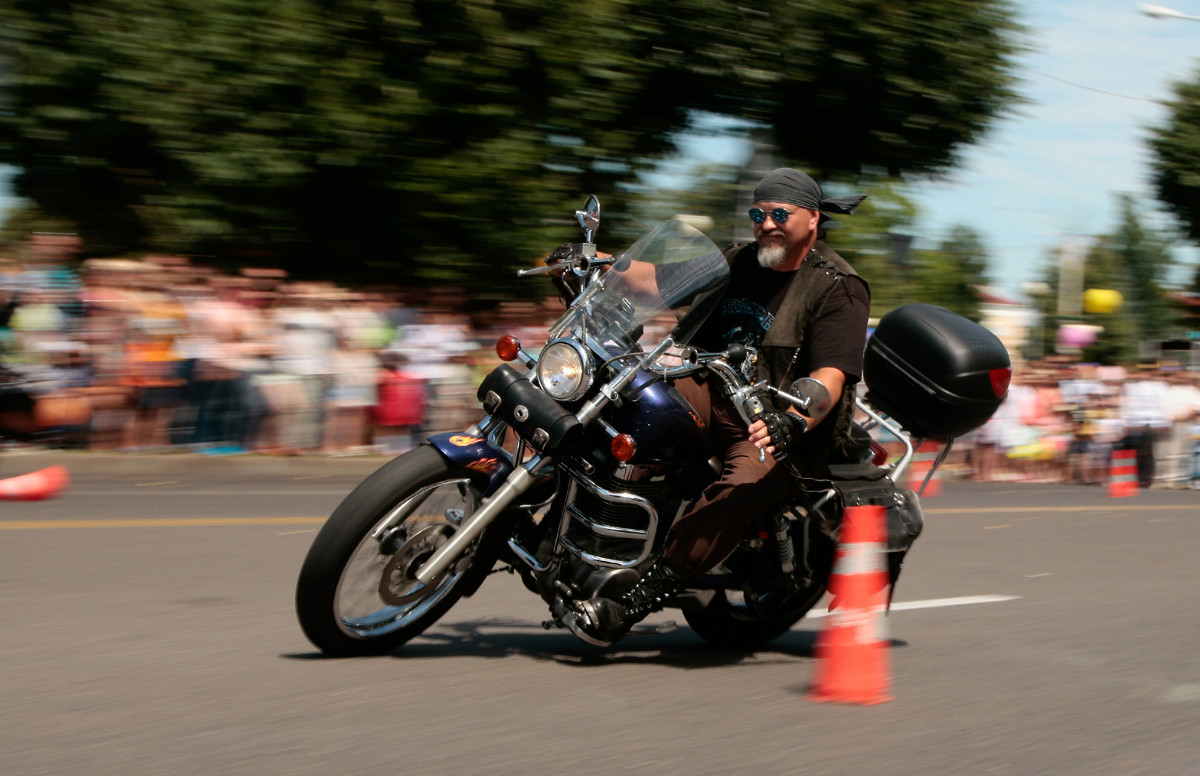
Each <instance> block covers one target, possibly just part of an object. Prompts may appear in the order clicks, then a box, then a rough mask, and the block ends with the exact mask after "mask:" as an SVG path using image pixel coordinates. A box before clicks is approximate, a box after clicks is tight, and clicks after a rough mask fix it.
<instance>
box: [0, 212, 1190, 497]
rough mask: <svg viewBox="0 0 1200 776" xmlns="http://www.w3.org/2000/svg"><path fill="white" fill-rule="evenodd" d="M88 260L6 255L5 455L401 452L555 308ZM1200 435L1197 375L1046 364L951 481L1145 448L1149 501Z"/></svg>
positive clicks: (2, 326) (1054, 467) (0, 299)
mask: <svg viewBox="0 0 1200 776" xmlns="http://www.w3.org/2000/svg"><path fill="white" fill-rule="evenodd" d="M76 250H77V240H76V239H75V238H74V237H72V236H70V235H38V236H36V237H35V239H34V240H33V241H31V243H30V245H29V247H28V250H27V252H26V254H25V255H24V256H23V257H22V260H21V261H16V260H14V259H11V258H5V257H2V256H0V354H2V357H3V373H2V375H0V378H2V380H3V382H2V383H0V438H2V439H5V440H8V441H9V442H10V443H11V442H12V441H13V440H24V441H32V442H34V443H37V444H45V445H55V446H79V447H86V448H89V449H117V450H134V451H137V450H158V449H164V448H181V447H182V448H188V449H193V450H197V451H203V452H209V453H232V452H280V453H304V452H318V451H319V452H326V453H355V452H376V453H396V452H400V451H402V450H405V449H407V448H408V447H410V446H412V445H413V444H415V442H416V441H418V440H419V439H420V438H421V436H422V435H425V434H430V433H436V432H441V431H452V430H460V429H464V428H466V427H468V426H470V425H471V424H472V423H473V422H475V421H476V420H477V419H478V418H479V409H478V404H477V402H476V401H475V386H476V385H478V383H479V381H480V379H482V377H483V375H484V374H485V373H486V372H487V371H488V370H490V369H491V368H492V367H493V366H494V365H495V364H496V363H497V358H496V356H495V355H494V351H493V349H492V346H493V343H494V342H495V339H496V336H497V335H498V334H500V333H515V334H517V335H518V336H519V337H520V338H521V339H522V341H523V342H525V343H527V344H528V345H530V346H533V347H537V346H539V345H540V344H541V342H542V340H543V338H544V337H545V332H546V328H547V326H548V324H549V322H550V321H551V320H553V319H554V318H555V317H556V316H557V315H558V314H559V312H560V311H561V306H560V304H559V303H558V302H557V301H548V302H546V303H543V304H535V303H532V302H513V303H510V304H506V305H502V306H501V307H500V308H499V309H498V310H492V311H490V312H489V313H488V314H487V315H484V316H476V317H474V318H472V317H471V316H469V315H467V314H466V313H464V312H462V305H461V304H460V303H459V302H460V300H457V299H455V298H454V297H453V295H448V296H447V297H445V298H444V299H443V301H439V298H438V297H437V296H436V295H433V296H423V297H421V298H412V297H408V298H406V297H405V295H404V294H403V293H402V292H400V291H398V290H392V291H379V290H375V291H363V290H347V289H343V288H338V287H336V286H333V285H331V284H326V283H301V282H289V281H288V279H287V278H286V277H285V276H283V273H281V272H279V271H271V270H249V269H248V270H243V271H241V272H240V273H238V274H236V275H229V274H222V273H218V272H214V271H212V270H210V269H208V268H204V267H200V266H197V265H194V264H193V263H191V262H189V261H188V260H186V259H182V258H178V257H168V256H164V257H149V258H146V259H141V260H137V261H132V260H122V259H90V260H87V261H84V262H82V263H75V262H73V261H72V258H73V254H74V252H75V251H76ZM71 267H78V268H77V269H71ZM21 396H27V397H29V399H30V402H29V403H27V404H22V400H21V399H20V397H21ZM1198 438H1200V388H1198V387H1197V379H1196V376H1195V374H1194V373H1191V372H1187V371H1182V370H1178V369H1176V370H1174V371H1171V370H1159V369H1136V370H1133V371H1128V370H1126V369H1124V368H1121V367H1099V366H1094V365H1081V364H1073V363H1066V362H1063V363H1053V364H1033V365H1027V366H1024V367H1021V368H1018V369H1017V371H1016V373H1015V374H1014V378H1013V383H1012V386H1011V389H1010V393H1009V398H1008V400H1007V401H1006V402H1005V403H1004V404H1003V405H1002V406H1001V408H1000V410H999V411H998V412H997V413H996V415H995V416H994V417H993V418H992V419H991V420H990V421H989V422H988V423H987V424H986V425H984V426H983V427H982V428H981V429H979V430H978V431H976V432H974V433H972V434H970V435H968V436H967V437H964V438H963V439H961V440H957V441H956V442H955V444H954V447H953V450H952V454H951V457H950V458H949V460H948V465H947V471H950V472H957V473H958V474H959V475H960V476H965V477H970V478H972V479H977V480H1026V481H1066V482H1080V483H1102V482H1104V481H1105V480H1106V478H1107V476H1108V474H1107V472H1108V467H1109V461H1110V457H1111V454H1112V452H1113V450H1115V449H1133V450H1136V451H1137V460H1138V477H1139V479H1140V480H1141V483H1142V485H1143V486H1148V485H1150V484H1151V483H1190V482H1192V481H1193V479H1197V478H1196V477H1194V472H1196V473H1198V474H1200V471H1198V470H1197V466H1196V465H1194V461H1196V460H1200V457H1198V454H1197V453H1196V450H1197V439H1198Z"/></svg>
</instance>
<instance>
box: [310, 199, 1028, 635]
mask: <svg viewBox="0 0 1200 776" xmlns="http://www.w3.org/2000/svg"><path fill="white" fill-rule="evenodd" d="M576 218H577V220H578V221H579V224H580V226H581V228H582V229H583V232H584V242H583V243H582V245H581V247H580V250H579V251H577V252H573V253H570V254H567V255H564V256H563V257H562V258H557V259H554V260H552V261H551V263H550V265H549V266H547V267H544V268H538V269H535V270H528V271H525V272H522V273H521V274H538V273H541V272H553V273H554V274H555V276H556V280H557V285H558V286H559V288H560V290H562V291H563V292H564V295H565V296H566V297H567V299H568V301H569V306H568V308H567V310H566V312H565V313H564V314H563V315H562V317H561V318H560V319H559V320H558V321H557V322H556V323H554V325H553V326H552V327H551V329H550V331H549V335H548V341H547V343H546V345H545V347H544V348H542V349H541V351H540V353H538V355H537V356H536V357H534V356H533V355H530V354H528V353H526V352H525V351H524V350H523V349H522V348H521V346H520V343H519V342H517V341H516V339H515V338H513V337H511V336H505V337H501V338H500V340H499V342H498V343H497V353H498V354H499V355H500V357H501V359H502V360H504V361H507V362H514V363H516V364H517V366H516V367H514V366H510V365H509V364H508V363H505V364H502V365H500V366H498V367H497V368H496V369H495V370H493V371H492V372H491V374H489V375H488V377H487V378H485V379H484V381H483V383H482V384H481V385H480V387H479V390H478V394H477V396H478V399H479V401H480V402H481V403H482V405H483V409H484V411H485V412H486V413H487V414H486V416H485V417H484V418H483V419H482V420H481V421H479V422H478V423H477V424H476V425H474V426H472V427H471V428H469V429H467V430H465V431H463V432H461V433H447V434H438V435H435V436H432V437H430V438H429V439H428V440H426V441H425V443H424V444H422V445H420V446H419V447H417V448H415V449H413V450H411V451H410V452H407V453H405V454H403V455H401V456H399V457H398V458H396V459H394V460H392V461H390V462H388V463H387V464H385V465H384V466H383V467H381V468H380V469H379V470H378V471H376V472H375V473H373V474H372V475H371V476H369V477H368V478H367V479H366V480H365V481H363V482H362V483H361V484H360V485H359V486H358V487H357V488H355V490H354V491H353V492H351V493H350V495H349V496H347V497H346V499H345V500H344V501H343V502H342V503H341V505H340V506H338V508H337V509H336V510H335V511H334V513H333V515H332V516H331V517H330V518H329V520H328V521H327V522H326V523H325V525H324V526H323V527H322V529H321V530H320V532H319V533H318V535H317V537H316V539H315V541H314V542H313V545H312V547H311V548H310V550H309V552H308V555H307V557H306V558H305V560H304V564H303V567H302V569H301V572H300V578H299V582H298V585H297V590H296V609H297V613H298V616H299V620H300V624H301V626H302V628H303V630H304V633H305V634H306V635H307V636H308V638H309V639H310V640H311V641H312V643H313V644H314V645H316V646H317V647H318V648H319V649H320V650H321V651H322V652H325V653H327V654H330V655H367V654H380V653H387V652H391V651H393V650H395V649H396V648H397V647H399V646H400V645H402V644H404V643H405V642H407V641H408V640H410V639H412V638H413V637H415V636H417V635H418V634H420V633H421V632H422V631H424V630H425V629H426V628H428V627H429V626H431V625H432V624H433V623H435V622H436V621H437V620H438V618H440V617H441V616H442V615H443V614H445V613H446V611H447V610H449V609H450V607H451V606H453V605H454V603H455V602H456V601H457V600H458V599H459V598H461V597H462V596H469V595H471V594H472V593H474V592H475V590H477V589H478V588H479V586H480V585H481V584H482V583H483V581H484V579H486V578H487V577H488V576H489V575H490V574H491V573H494V572H496V571H510V572H515V573H516V574H518V575H519V576H520V578H521V580H522V581H523V582H524V584H525V585H526V587H528V588H529V590H531V591H532V592H534V593H537V594H538V595H540V596H541V597H542V599H543V600H544V601H545V602H546V604H548V606H549V611H550V615H551V617H550V619H549V620H547V621H546V622H545V623H544V624H545V626H546V627H547V628H552V627H563V624H562V617H563V615H564V614H565V613H566V612H567V611H568V608H569V605H570V604H571V603H572V602H573V601H577V600H583V599H588V598H591V597H593V596H597V595H601V596H606V597H617V596H619V595H620V594H621V593H622V592H624V591H625V590H627V589H629V588H630V587H632V586H633V584H634V583H635V582H636V581H637V579H638V578H639V576H640V575H641V573H642V572H643V571H644V570H645V569H646V568H647V567H648V566H649V565H650V564H651V563H653V562H654V560H655V558H656V557H657V556H658V554H659V553H660V552H661V548H662V546H663V542H664V539H665V535H666V532H667V529H668V528H669V527H670V525H671V523H672V521H673V520H674V519H675V518H676V517H678V516H679V515H681V514H683V513H684V512H685V511H686V510H687V509H688V508H689V506H690V505H691V504H693V503H694V502H695V500H696V499H697V498H698V497H699V496H700V494H701V492H702V491H703V490H704V488H705V487H706V485H708V484H709V483H710V482H712V481H713V480H714V479H715V478H716V477H717V476H718V475H719V473H720V470H721V462H720V461H719V460H717V459H715V458H714V457H713V450H712V447H711V444H710V442H709V440H708V436H707V434H706V433H705V430H704V428H703V425H702V423H701V421H700V419H699V418H698V417H697V415H696V413H695V412H694V411H693V410H692V409H691V407H689V406H688V404H687V402H686V401H685V400H684V399H683V397H682V396H681V395H680V394H679V392H678V391H677V390H676V389H675V388H674V387H673V385H672V383H673V381H674V380H676V379H678V378H681V377H685V376H689V375H695V374H703V375H705V376H706V379H710V380H716V381H718V382H719V384H720V385H721V386H723V390H724V392H725V394H726V396H728V398H729V400H730V401H731V402H732V403H733V405H734V406H735V407H737V408H738V410H739V412H740V413H741V414H742V417H743V418H744V419H745V420H746V421H747V423H749V422H750V421H752V420H753V419H754V418H756V417H757V416H758V415H760V414H761V413H762V411H763V407H764V402H765V401H767V400H768V399H769V398H772V397H773V398H774V399H776V400H782V401H786V402H790V403H792V404H794V405H796V406H797V407H798V408H799V409H801V411H802V412H804V413H805V414H808V415H810V416H811V415H814V414H819V413H820V412H821V411H822V407H826V408H827V407H828V405H829V403H830V399H829V395H828V393H827V392H826V391H825V390H824V387H823V386H821V384H820V383H818V382H816V381H813V380H808V379H802V380H799V381H797V382H796V383H794V384H793V385H792V386H790V387H789V390H788V391H786V392H785V391H781V390H779V389H778V388H775V387H772V386H769V385H767V384H765V383H755V382H752V381H751V380H750V379H748V378H747V375H748V374H750V375H752V374H753V370H752V369H750V368H747V367H749V366H750V365H751V364H752V362H753V359H754V357H755V354H754V353H753V352H752V351H750V350H749V349H747V348H745V347H742V346H735V347H732V348H730V349H728V350H726V351H724V352H721V353H701V352H698V351H697V350H695V349H694V348H692V347H690V346H689V345H688V341H689V339H690V338H691V337H692V336H694V335H695V333H696V332H697V330H698V329H699V327H700V325H701V323H703V321H704V319H705V318H706V317H707V315H708V314H709V313H710V312H711V309H712V307H713V304H714V302H715V301H716V300H717V299H719V298H720V296H721V293H722V291H723V289H724V287H725V284H726V283H727V281H728V273H729V270H728V265H727V263H726V261H725V260H724V258H723V257H722V255H721V252H720V251H719V250H718V248H717V246H716V245H714V244H713V243H712V242H711V241H710V240H709V239H708V238H707V237H705V236H704V235H703V234H701V233H700V232H698V231H697V230H695V229H693V228H691V227H689V226H687V225H685V224H683V223H682V222H679V221H667V222H664V223H662V224H659V225H658V226H656V227H654V228H653V229H651V230H650V231H649V232H647V233H646V234H645V235H643V236H642V237H641V238H640V239H638V240H637V241H636V242H635V243H634V244H633V245H632V246H630V247H629V248H628V249H627V250H626V251H624V252H623V253H622V254H617V256H616V257H604V258H600V257H598V256H597V253H596V246H595V242H594V239H595V232H596V230H597V228H598V226H599V221H600V206H599V202H598V201H597V200H596V199H595V198H594V197H591V198H589V199H588V202H587V204H586V205H585V208H584V210H581V211H578V212H577V213H576ZM633 261H640V262H648V263H652V264H671V265H675V266H673V267H672V268H671V270H670V271H662V272H659V273H658V278H659V288H658V291H657V293H654V294H647V293H645V291H644V290H643V289H636V288H634V287H633V286H632V284H631V282H630V281H629V275H627V274H626V273H624V272H622V271H620V270H622V269H623V266H622V265H623V264H624V263H625V262H633ZM614 264H615V265H616V266H615V267H614V266H613V265H614ZM613 270H616V271H613ZM630 274H632V273H630ZM643 342H644V343H645V345H643V344H642V343H643ZM866 371H867V375H866V379H867V381H868V385H869V387H870V390H869V392H868V393H867V395H866V396H865V397H864V399H860V400H859V401H858V402H857V405H858V409H859V410H860V412H861V415H860V420H861V423H862V425H861V426H860V428H861V429H863V430H864V431H865V432H866V431H871V430H872V429H874V428H876V427H877V428H878V429H879V430H880V434H883V435H890V436H891V438H893V439H894V440H896V441H897V442H899V443H901V444H902V445H903V449H904V451H903V453H902V454H901V455H900V456H899V459H898V460H897V461H896V462H894V463H890V464H889V463H886V462H885V461H886V455H880V452H881V448H880V447H879V445H878V444H870V443H869V442H870V440H869V436H868V434H867V433H863V434H862V437H863V440H864V445H863V447H862V450H861V452H860V453H857V454H854V455H851V456H848V458H847V459H846V460H841V461H837V462H834V463H833V464H832V465H831V467H830V469H831V473H832V477H831V478H829V479H828V480H806V481H804V485H805V487H804V489H803V491H802V492H801V493H800V495H799V496H798V497H797V498H796V500H795V501H794V502H792V503H787V504H783V505H781V506H779V507H776V508H771V509H765V510H764V511H763V513H762V514H761V515H759V516H758V517H757V519H756V521H755V523H754V525H753V526H752V528H751V529H750V530H749V531H748V532H747V535H746V537H745V538H744V540H743V541H742V542H741V544H740V546H739V547H738V548H737V549H736V550H735V551H734V552H733V553H732V554H731V555H729V556H728V557H727V558H726V559H725V560H724V561H723V562H722V563H720V564H719V565H718V566H716V567H715V568H713V569H711V570H710V571H709V572H708V573H706V574H704V575H702V576H701V577H699V578H697V579H695V580H693V581H692V583H690V585H689V588H688V589H687V590H686V591H684V592H682V593H680V594H679V595H677V596H676V597H675V598H674V599H673V600H672V601H671V602H670V605H671V606H675V607H678V608H679V609H681V610H682V612H683V616H684V618H685V619H686V621H687V623H688V625H689V626H690V627H691V628H692V629H693V631H695V633H696V634H698V635H699V636H701V637H702V638H704V639H705V640H707V641H709V642H711V643H713V644H716V645H720V646H722V647H731V648H741V649H749V648H754V647H756V646H759V645H761V644H763V643H764V642H766V641H768V640H770V639H772V638H775V637H777V636H779V635H781V634H783V633H785V632H786V631H787V630H788V629H789V628H790V627H791V626H792V625H793V624H795V623H796V622H797V621H798V620H799V619H800V618H802V617H803V616H804V615H805V613H807V612H808V611H809V609H811V608H812V607H813V606H814V605H815V604H816V603H817V602H818V601H819V600H820V599H821V597H822V595H823V594H824V593H825V586H826V581H827V579H828V577H829V574H830V572H831V567H832V563H833V557H834V550H835V546H836V543H837V538H838V530H839V525H840V522H841V515H842V511H843V509H844V508H845V507H846V506H847V505H853V504H883V505H885V506H887V508H888V522H889V545H888V555H889V561H890V564H889V565H890V567H891V569H892V572H893V579H894V577H895V574H897V573H898V570H899V565H900V561H901V559H902V558H903V556H904V553H905V552H906V551H907V549H908V547H909V546H910V545H911V543H912V541H913V540H914V539H915V538H916V536H917V534H919V533H920V530H921V525H922V514H921V507H920V503H919V500H918V498H917V496H916V495H915V494H914V493H913V492H912V491H910V490H907V489H905V488H901V487H898V486H897V485H896V484H895V483H896V482H897V481H899V478H900V475H901V474H902V473H903V471H904V469H905V467H906V466H907V464H908V462H909V461H910V459H911V458H912V456H913V450H914V442H916V441H919V440H921V439H924V438H938V439H950V438H952V437H953V436H956V435H958V434H961V433H965V432H966V431H969V430H970V429H971V428H974V427H976V426H978V425H980V424H982V423H983V422H984V421H985V420H986V419H987V418H988V417H989V416H990V415H991V413H992V412H993V411H994V410H995V409H996V407H998V406H999V404H1000V402H1001V401H1002V400H1003V398H1004V395H1005V392H1006V391H1007V384H1008V375H1009V374H1010V373H1011V370H1010V369H1009V364H1008V354H1007V352H1006V351H1005V350H1004V348H1003V346H1002V345H1000V343H999V341H998V340H997V339H996V338H995V337H994V336H993V335H991V334H990V333H989V332H987V331H986V330H984V329H982V328H981V327H978V326H976V325H975V324H973V323H971V322H970V321H967V320H966V319H963V318H959V317H958V316H955V315H954V314H953V313H949V312H948V311H946V310H942V309H941V308H937V307H932V306H930V305H909V306H906V307H904V308H899V309H898V310H896V311H894V312H893V313H891V314H889V315H888V316H886V317H885V318H884V320H882V321H881V322H880V324H879V326H878V328H877V330H876V332H875V334H874V337H873V338H872V339H871V344H870V345H869V346H868V350H867V359H866ZM872 372H873V373H872ZM877 435H879V434H877ZM948 449H949V445H947V446H946V448H945V450H946V451H948ZM943 458H944V454H943ZM941 460H942V459H939V461H938V463H940V462H941ZM635 632H636V631H635Z"/></svg>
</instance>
